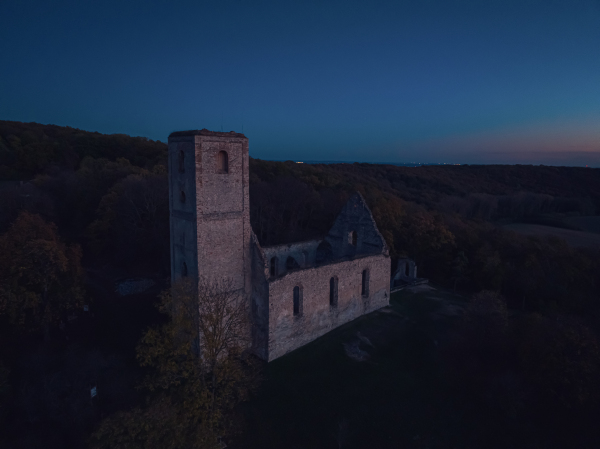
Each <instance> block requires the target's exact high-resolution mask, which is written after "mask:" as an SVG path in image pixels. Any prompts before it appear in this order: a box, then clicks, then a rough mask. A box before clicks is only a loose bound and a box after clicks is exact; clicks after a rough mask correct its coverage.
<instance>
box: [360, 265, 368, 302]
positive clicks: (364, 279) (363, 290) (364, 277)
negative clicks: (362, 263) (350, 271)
mask: <svg viewBox="0 0 600 449" xmlns="http://www.w3.org/2000/svg"><path fill="white" fill-rule="evenodd" d="M361 294H362V295H363V296H364V297H365V298H366V297H368V296H369V270H363V272H362V288H361Z"/></svg>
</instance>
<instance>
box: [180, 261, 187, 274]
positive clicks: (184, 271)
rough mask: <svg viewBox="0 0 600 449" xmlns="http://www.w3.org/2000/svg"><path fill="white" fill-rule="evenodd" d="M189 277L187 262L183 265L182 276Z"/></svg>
mask: <svg viewBox="0 0 600 449" xmlns="http://www.w3.org/2000/svg"><path fill="white" fill-rule="evenodd" d="M187 275H188V269H187V263H185V261H184V262H183V263H182V264H181V276H182V277H187Z"/></svg>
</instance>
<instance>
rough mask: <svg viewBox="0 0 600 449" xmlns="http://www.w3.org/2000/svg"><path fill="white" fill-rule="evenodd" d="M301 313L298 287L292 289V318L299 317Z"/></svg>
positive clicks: (300, 298)
mask: <svg viewBox="0 0 600 449" xmlns="http://www.w3.org/2000/svg"><path fill="white" fill-rule="evenodd" d="M301 313H302V289H301V288H300V287H298V286H295V287H294V316H299V315H300V314H301Z"/></svg>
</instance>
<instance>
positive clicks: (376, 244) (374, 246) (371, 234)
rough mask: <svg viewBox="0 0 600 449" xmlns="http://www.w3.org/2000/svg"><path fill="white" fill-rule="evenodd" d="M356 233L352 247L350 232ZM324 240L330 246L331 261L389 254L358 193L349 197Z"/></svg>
mask: <svg viewBox="0 0 600 449" xmlns="http://www.w3.org/2000/svg"><path fill="white" fill-rule="evenodd" d="M352 231H355V232H356V233H357V241H356V245H352V242H351V240H352V237H351V232H352ZM325 240H326V241H327V242H328V243H329V244H330V245H331V248H332V252H333V254H332V257H333V260H336V259H343V258H348V257H355V256H359V255H366V254H386V255H387V254H389V252H388V248H387V245H386V243H385V240H384V239H383V236H382V235H381V233H380V232H379V230H378V229H377V225H376V224H375V220H374V219H373V215H372V214H371V211H370V210H369V208H368V206H367V204H366V203H365V200H364V199H363V197H362V195H361V194H360V193H355V194H354V195H352V196H351V197H350V199H349V200H348V202H347V203H346V205H345V206H344V208H343V209H342V211H341V212H340V214H339V215H338V217H337V218H336V220H335V222H334V224H333V226H332V227H331V229H330V231H329V233H328V234H327V236H326V237H325Z"/></svg>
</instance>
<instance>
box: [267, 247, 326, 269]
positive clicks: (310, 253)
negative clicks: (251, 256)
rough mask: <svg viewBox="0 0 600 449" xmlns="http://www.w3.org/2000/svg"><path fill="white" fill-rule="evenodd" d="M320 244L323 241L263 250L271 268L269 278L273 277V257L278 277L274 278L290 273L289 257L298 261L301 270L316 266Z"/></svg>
mask: <svg viewBox="0 0 600 449" xmlns="http://www.w3.org/2000/svg"><path fill="white" fill-rule="evenodd" d="M319 243H321V240H308V241H306V242H298V243H290V244H285V245H277V246H268V247H265V248H263V251H264V254H265V258H266V260H267V264H268V266H269V272H268V273H267V277H271V274H270V268H271V260H272V259H273V257H275V258H276V275H275V276H274V277H277V276H282V275H284V274H285V273H287V272H288V271H289V270H288V268H287V267H286V262H287V260H288V258H289V257H292V258H293V259H294V260H295V261H296V263H297V264H298V267H299V268H308V267H312V266H315V259H316V255H317V247H318V246H319Z"/></svg>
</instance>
